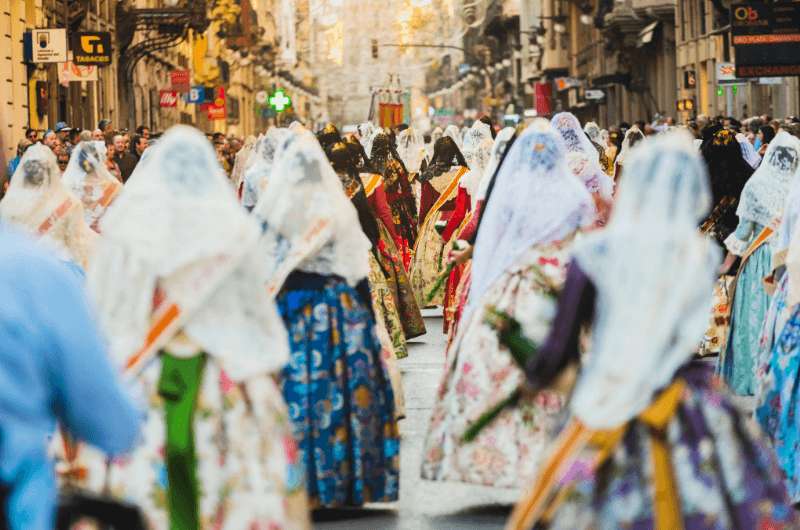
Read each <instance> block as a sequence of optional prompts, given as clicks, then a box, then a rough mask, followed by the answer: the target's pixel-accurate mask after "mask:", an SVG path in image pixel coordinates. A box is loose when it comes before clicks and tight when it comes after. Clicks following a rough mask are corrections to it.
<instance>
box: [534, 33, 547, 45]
mask: <svg viewBox="0 0 800 530" xmlns="http://www.w3.org/2000/svg"><path fill="white" fill-rule="evenodd" d="M536 44H538V45H539V46H544V45H545V44H547V39H545V38H544V35H536Z"/></svg>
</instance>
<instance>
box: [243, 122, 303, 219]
mask: <svg viewBox="0 0 800 530" xmlns="http://www.w3.org/2000/svg"><path fill="white" fill-rule="evenodd" d="M291 135H292V132H291V131H289V129H282V128H278V127H272V128H270V129H269V130H268V131H267V132H266V134H263V135H261V136H260V137H259V139H258V141H257V142H256V145H255V146H254V148H253V154H252V156H250V157H249V158H248V161H247V168H246V169H245V171H244V191H243V193H242V205H244V206H245V207H247V208H253V207H254V206H255V205H256V204H257V203H258V197H259V196H260V195H261V192H262V191H263V190H264V188H265V187H266V186H267V182H268V181H269V177H270V174H271V173H272V167H273V165H274V163H275V155H276V153H277V152H278V148H279V147H280V146H281V145H282V144H283V142H284V141H285V140H286V139H287V138H288V137H289V136H291Z"/></svg>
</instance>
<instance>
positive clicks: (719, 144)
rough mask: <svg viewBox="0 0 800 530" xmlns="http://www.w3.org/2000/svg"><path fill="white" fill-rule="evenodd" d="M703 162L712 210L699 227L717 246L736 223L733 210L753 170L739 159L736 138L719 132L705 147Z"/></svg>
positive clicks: (739, 152) (725, 130)
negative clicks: (706, 168) (708, 183)
mask: <svg viewBox="0 0 800 530" xmlns="http://www.w3.org/2000/svg"><path fill="white" fill-rule="evenodd" d="M702 155H703V159H704V160H705V162H706V166H707V167H708V174H709V177H710V179H711V197H712V204H713V208H712V210H711V213H710V214H709V215H708V217H706V219H705V221H703V223H702V225H701V231H703V232H704V233H705V234H707V235H710V236H711V237H712V238H714V239H715V240H716V241H717V243H718V244H719V245H720V247H722V246H723V244H724V242H725V239H727V238H728V236H729V235H731V233H733V231H734V230H736V225H737V224H738V219H737V218H736V207H737V206H738V204H739V198H740V197H741V195H742V190H743V189H744V186H745V184H746V183H747V181H748V179H749V178H750V176H751V175H752V174H753V169H752V168H751V167H750V165H749V164H748V163H747V161H745V159H744V157H743V156H742V149H741V147H740V146H739V142H738V141H737V140H736V136H735V135H734V133H733V132H732V131H729V130H728V129H720V130H719V131H717V132H716V133H715V134H714V136H713V137H712V139H711V141H709V142H708V143H707V144H705V145H704V147H703V150H702Z"/></svg>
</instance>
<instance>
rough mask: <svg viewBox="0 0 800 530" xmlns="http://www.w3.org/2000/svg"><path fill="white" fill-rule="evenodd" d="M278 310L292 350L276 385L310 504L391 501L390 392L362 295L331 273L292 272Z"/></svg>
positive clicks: (396, 450) (393, 442)
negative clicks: (286, 408)
mask: <svg viewBox="0 0 800 530" xmlns="http://www.w3.org/2000/svg"><path fill="white" fill-rule="evenodd" d="M367 296H369V295H367ZM278 310H279V311H280V313H281V316H282V317H283V319H284V322H285V324H286V328H287V330H288V332H289V346H290V350H291V354H290V355H291V356H290V360H289V364H288V365H287V366H286V368H284V371H283V376H282V379H281V390H282V391H283V396H284V399H286V403H287V404H288V405H289V417H290V418H291V420H292V424H293V427H294V436H295V439H296V440H297V442H298V445H299V451H300V460H301V462H302V463H303V465H304V466H305V477H306V486H307V488H308V495H309V498H310V501H311V503H312V506H314V507H320V506H324V507H336V506H360V505H362V504H365V503H368V502H391V501H394V500H397V497H398V493H399V486H400V435H399V430H398V427H397V420H396V418H395V408H394V396H393V392H392V387H391V384H390V382H389V376H388V375H387V373H386V370H385V368H384V365H383V362H382V360H381V350H382V348H381V345H380V343H379V341H378V338H377V336H376V334H375V328H374V326H375V321H374V319H373V317H372V315H371V313H370V311H369V309H367V307H366V305H365V303H364V302H363V301H362V298H361V295H360V294H359V292H357V291H356V290H355V289H353V288H352V287H350V286H348V285H347V283H345V282H344V280H342V279H340V278H338V277H336V276H326V275H319V274H313V273H305V272H300V271H295V272H293V273H292V275H291V276H290V277H289V279H288V280H287V281H286V283H285V284H284V287H283V290H282V291H281V293H280V295H279V296H278Z"/></svg>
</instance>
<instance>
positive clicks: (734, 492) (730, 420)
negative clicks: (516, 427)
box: [507, 363, 800, 530]
mask: <svg viewBox="0 0 800 530" xmlns="http://www.w3.org/2000/svg"><path fill="white" fill-rule="evenodd" d="M675 382H676V384H673V385H672V386H671V387H669V388H668V389H667V390H665V391H664V392H663V393H662V394H660V395H659V396H657V397H656V399H654V401H653V404H652V405H651V409H652V410H651V409H648V410H647V411H645V412H643V413H642V414H641V415H640V416H639V418H636V419H634V420H633V421H631V422H629V423H628V424H627V425H626V426H625V427H623V428H622V429H623V431H622V433H621V434H620V435H619V436H621V438H617V435H614V434H612V433H614V432H616V431H602V433H601V432H597V431H594V433H595V434H593V435H592V436H591V437H590V438H589V441H588V442H581V443H579V444H577V445H575V444H574V443H572V442H570V440H575V439H580V438H582V436H581V435H575V432H577V431H576V429H580V427H576V425H579V424H577V423H576V422H574V421H573V422H571V423H570V424H568V425H567V427H566V428H565V429H564V431H563V435H562V436H561V437H560V438H559V440H558V441H557V443H556V444H555V445H554V448H553V449H554V450H553V454H552V455H551V460H550V461H549V462H548V464H550V463H553V464H554V465H557V468H551V467H550V465H548V466H545V468H544V469H546V470H547V471H554V473H553V474H552V475H550V474H549V473H547V472H543V473H542V475H541V476H540V477H539V479H538V481H537V484H536V487H535V488H534V489H533V490H532V493H531V494H529V495H526V497H525V499H524V500H523V501H522V502H521V503H520V504H519V505H518V506H517V509H516V510H515V512H514V514H512V520H511V522H510V524H509V525H508V526H507V528H511V529H515V530H522V529H525V530H527V528H528V525H527V524H526V523H523V522H522V521H523V520H524V518H523V517H518V516H519V515H520V514H522V513H525V512H526V511H527V513H529V514H532V515H531V517H530V519H537V520H538V524H537V525H535V526H534V528H538V529H545V528H547V529H550V530H555V529H563V530H581V529H585V530H595V529H608V530H612V529H619V528H628V529H631V530H646V529H653V528H657V529H661V528H664V529H665V530H666V529H667V528H669V529H672V528H683V529H685V530H693V529H697V530H700V529H703V530H731V529H737V530H759V529H776V530H777V529H790V528H798V526H797V525H798V524H800V521H799V520H798V518H797V515H796V513H795V511H794V508H793V507H792V505H791V504H790V502H789V499H788V498H787V495H786V490H785V489H784V487H783V484H782V483H781V480H780V478H779V477H780V475H779V471H778V469H777V468H776V466H775V459H774V457H773V455H772V452H771V451H770V449H769V448H768V447H767V445H766V443H765V441H764V439H763V436H762V435H761V433H760V431H759V430H758V428H757V427H756V426H755V425H754V424H753V422H752V421H751V420H748V419H745V418H743V417H742V415H741V414H740V412H739V411H738V409H737V407H736V405H735V404H734V403H733V402H732V401H731V400H730V398H728V397H727V396H726V394H725V392H726V391H725V390H724V388H723V385H721V384H720V383H718V382H717V381H716V380H715V379H714V378H713V376H712V374H711V370H710V369H709V368H707V367H705V366H702V365H701V364H700V363H697V364H696V365H689V366H687V367H686V368H684V369H683V370H681V371H680V372H679V373H678V374H677V377H676V379H675ZM672 390H675V392H672ZM665 410H667V411H670V412H669V413H664V411H665ZM617 440H618V441H617ZM570 446H572V447H577V449H569V448H570ZM606 451H610V455H609V456H607V457H604V456H602V454H603V453H604V452H606ZM546 484H550V485H551V486H550V487H549V488H547V489H549V493H545V494H543V492H544V491H547V489H542V488H543V486H545V485H546ZM545 487H546V486H545ZM535 494H540V495H541V496H540V497H539V499H541V498H546V499H548V502H545V503H538V502H536V501H534V500H533V499H534V498H535V496H534V495H535ZM548 512H549V515H547V514H548ZM533 514H536V515H533Z"/></svg>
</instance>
